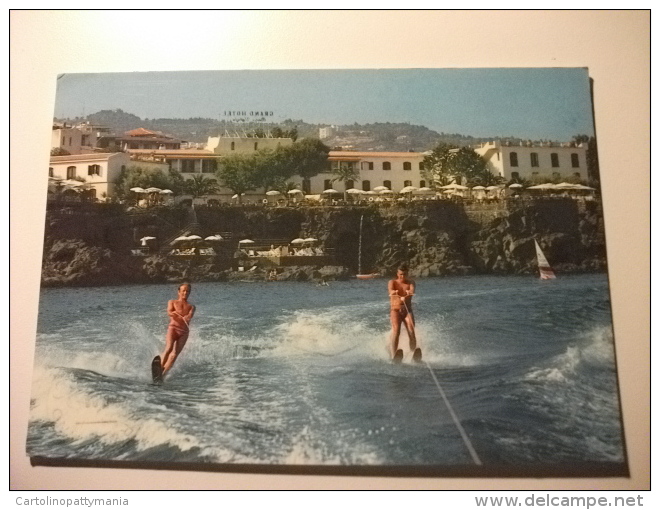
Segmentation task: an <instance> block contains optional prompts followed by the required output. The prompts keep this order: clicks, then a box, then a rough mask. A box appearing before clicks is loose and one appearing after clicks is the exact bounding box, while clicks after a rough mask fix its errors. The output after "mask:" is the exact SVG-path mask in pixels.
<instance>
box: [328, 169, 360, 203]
mask: <svg viewBox="0 0 660 510" xmlns="http://www.w3.org/2000/svg"><path fill="white" fill-rule="evenodd" d="M332 175H333V176H334V177H333V178H332V182H336V181H340V182H346V181H354V180H359V179H360V174H359V173H358V171H357V170H356V169H355V166H354V165H353V164H352V163H349V162H347V161H340V162H339V164H338V165H337V166H336V167H335V168H333V169H332ZM346 198H347V197H346V191H345V190H344V200H346Z"/></svg>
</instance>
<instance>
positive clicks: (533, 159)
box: [529, 152, 539, 166]
mask: <svg viewBox="0 0 660 510" xmlns="http://www.w3.org/2000/svg"><path fill="white" fill-rule="evenodd" d="M529 159H530V161H531V163H532V166H539V155H538V154H537V153H536V152H532V153H531V154H530V155H529Z"/></svg>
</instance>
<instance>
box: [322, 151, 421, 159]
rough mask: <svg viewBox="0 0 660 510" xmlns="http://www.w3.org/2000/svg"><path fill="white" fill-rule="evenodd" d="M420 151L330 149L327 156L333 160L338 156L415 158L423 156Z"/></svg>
mask: <svg viewBox="0 0 660 510" xmlns="http://www.w3.org/2000/svg"><path fill="white" fill-rule="evenodd" d="M423 156H424V154H422V153H421V152H376V151H330V153H329V154H328V157H329V158H330V159H333V160H337V159H338V158H353V160H357V159H368V158H417V157H423Z"/></svg>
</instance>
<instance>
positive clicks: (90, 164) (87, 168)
mask: <svg viewBox="0 0 660 510" xmlns="http://www.w3.org/2000/svg"><path fill="white" fill-rule="evenodd" d="M129 163H130V161H129V157H128V154H125V153H123V152H114V153H111V152H108V153H94V154H73V155H71V156H52V157H51V158H50V165H49V167H48V177H51V178H55V179H58V180H62V181H64V180H69V181H73V180H77V179H80V178H82V179H84V183H85V185H86V186H85V187H86V188H88V195H89V196H90V197H91V198H97V199H103V198H105V197H108V198H109V197H112V195H113V193H114V183H115V182H116V181H117V178H118V177H119V174H120V173H121V171H122V169H124V168H126V167H127V166H128V165H129Z"/></svg>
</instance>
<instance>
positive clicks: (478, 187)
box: [472, 186, 486, 190]
mask: <svg viewBox="0 0 660 510" xmlns="http://www.w3.org/2000/svg"><path fill="white" fill-rule="evenodd" d="M472 189H476V190H482V189H486V188H484V187H483V186H475V187H474V188H472Z"/></svg>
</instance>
